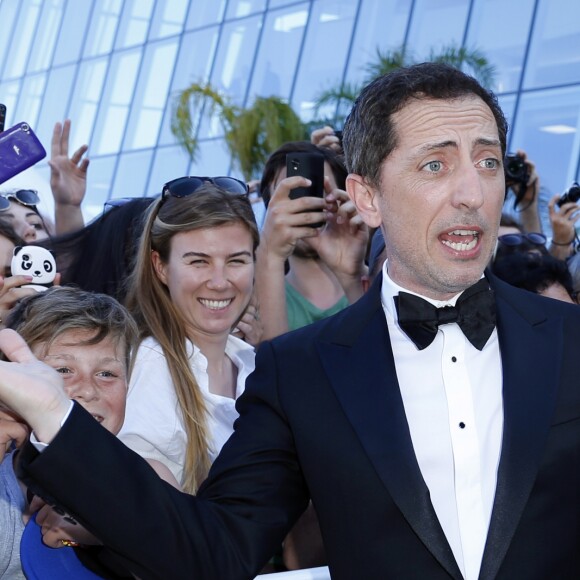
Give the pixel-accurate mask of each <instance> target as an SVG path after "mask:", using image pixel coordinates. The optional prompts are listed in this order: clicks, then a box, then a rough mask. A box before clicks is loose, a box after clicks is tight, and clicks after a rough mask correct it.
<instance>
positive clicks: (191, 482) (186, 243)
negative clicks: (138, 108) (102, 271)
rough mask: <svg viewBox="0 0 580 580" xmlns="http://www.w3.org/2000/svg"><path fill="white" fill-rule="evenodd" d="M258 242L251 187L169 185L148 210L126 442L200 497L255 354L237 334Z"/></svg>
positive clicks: (135, 279) (205, 181)
mask: <svg viewBox="0 0 580 580" xmlns="http://www.w3.org/2000/svg"><path fill="white" fill-rule="evenodd" d="M258 241H259V234H258V228H257V225H256V221H255V218H254V213H253V210H252V207H251V204H250V201H249V200H248V197H247V189H246V185H245V184H244V183H243V182H241V181H238V180H236V179H233V178H230V177H216V178H205V177H204V178H202V177H183V178H180V179H176V180H173V181H171V182H169V183H167V184H166V185H165V186H164V188H163V193H162V196H161V198H160V199H159V200H158V201H157V202H155V203H154V204H153V205H152V207H151V208H150V211H149V214H148V219H147V221H146V225H145V229H144V232H143V236H142V238H141V241H140V247H139V250H138V255H137V262H136V266H135V270H134V272H133V274H132V278H131V280H130V285H129V293H128V297H127V306H128V307H129V309H130V310H131V311H132V312H133V314H134V316H135V318H136V320H137V323H138V326H139V330H140V336H141V344H140V346H139V349H138V352H137V357H136V362H135V368H134V371H133V374H132V377H131V382H130V386H129V396H128V399H127V412H126V418H125V423H124V425H123V429H122V431H121V433H120V435H119V437H120V438H121V440H122V441H123V442H124V443H125V444H126V445H128V446H129V447H131V448H132V449H133V450H134V451H136V452H137V453H139V454H140V455H141V456H142V457H144V458H145V459H147V460H148V461H149V462H150V463H151V464H152V465H153V466H154V467H156V468H157V469H159V465H160V464H161V465H162V466H164V467H165V468H166V469H168V470H169V471H170V472H171V473H172V474H173V477H174V480H175V481H174V485H176V486H178V487H180V488H182V489H183V490H184V491H187V492H189V493H195V492H196V490H197V488H198V487H199V484H200V483H201V482H202V481H203V479H204V478H205V476H206V474H207V471H208V469H209V466H210V464H211V462H212V461H213V459H214V458H215V456H216V455H217V454H218V453H219V451H220V449H221V447H222V445H223V444H224V443H225V441H226V440H227V439H228V438H229V436H230V434H231V433H232V431H233V422H234V420H235V419H236V418H237V412H236V410H235V401H236V399H237V398H238V397H239V396H240V394H241V393H242V391H243V389H244V383H245V380H246V377H247V376H248V375H249V374H250V372H252V370H253V369H254V349H253V347H251V346H250V345H249V344H247V343H245V342H243V341H242V340H240V339H239V338H236V337H234V336H232V335H231V330H232V329H233V328H234V327H235V326H236V324H237V323H238V321H239V320H240V318H241V317H242V315H243V314H244V311H245V310H246V308H247V306H248V304H249V301H250V298H251V296H252V291H253V285H254V254H255V250H256V247H257V245H258Z"/></svg>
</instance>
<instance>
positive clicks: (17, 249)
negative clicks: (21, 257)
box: [13, 246, 22, 256]
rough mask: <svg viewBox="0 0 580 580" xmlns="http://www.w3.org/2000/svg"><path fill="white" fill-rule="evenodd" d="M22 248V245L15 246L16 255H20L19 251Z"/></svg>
mask: <svg viewBox="0 0 580 580" xmlns="http://www.w3.org/2000/svg"><path fill="white" fill-rule="evenodd" d="M20 250H22V246H14V254H13V255H14V256H18V252H20Z"/></svg>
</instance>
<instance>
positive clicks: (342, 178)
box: [260, 141, 347, 207]
mask: <svg viewBox="0 0 580 580" xmlns="http://www.w3.org/2000/svg"><path fill="white" fill-rule="evenodd" d="M288 153H320V154H322V155H323V156H324V161H325V162H326V163H328V164H329V165H330V169H332V174H333V175H334V179H335V181H336V185H337V186H338V188H339V189H344V188H345V183H346V175H347V171H346V167H345V165H344V159H343V157H342V156H341V155H339V154H338V153H336V151H333V150H332V149H329V148H328V147H318V146H317V145H314V144H313V143H310V141H288V143H284V145H281V146H280V147H278V149H276V151H274V153H272V154H271V155H270V157H268V161H266V165H264V171H263V172H262V180H261V181H260V195H261V196H262V199H263V200H264V204H265V206H266V207H268V203H270V198H271V197H272V193H273V191H272V185H273V183H274V181H275V179H276V175H278V172H279V171H280V169H282V168H283V167H286V155H287V154H288Z"/></svg>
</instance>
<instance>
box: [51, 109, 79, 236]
mask: <svg viewBox="0 0 580 580" xmlns="http://www.w3.org/2000/svg"><path fill="white" fill-rule="evenodd" d="M70 125H71V122H70V119H67V120H66V121H65V122H64V124H61V123H56V124H55V126H54V130H53V132H52V142H51V148H50V161H49V162H48V164H49V166H50V187H51V189H52V195H53V197H54V204H55V220H56V231H57V234H62V233H65V232H69V231H75V230H78V229H80V228H82V227H83V225H84V223H83V221H82V213H81V211H80V207H81V203H82V201H83V199H84V198H85V194H86V192H87V170H88V167H89V159H88V158H87V157H83V156H84V154H85V153H86V152H87V150H88V146H87V145H81V147H79V148H78V149H77V150H76V151H75V152H74V153H73V155H72V156H71V157H70V158H69V156H68V148H69V138H70ZM59 222H60V223H59Z"/></svg>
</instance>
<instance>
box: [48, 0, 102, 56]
mask: <svg viewBox="0 0 580 580" xmlns="http://www.w3.org/2000/svg"><path fill="white" fill-rule="evenodd" d="M91 15H92V9H91V3H90V2H89V1H84V2H67V3H66V12H65V14H64V19H63V22H62V26H61V28H60V33H59V35H58V38H57V44H56V51H55V53H54V59H53V63H52V65H53V66H58V65H60V64H64V63H70V62H74V61H77V60H78V58H79V55H80V54H81V51H82V47H83V44H84V41H85V37H86V35H87V28H88V26H89V19H90V18H91Z"/></svg>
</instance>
